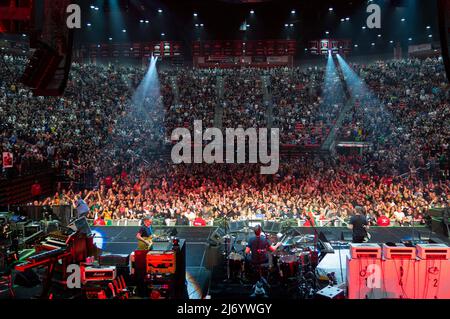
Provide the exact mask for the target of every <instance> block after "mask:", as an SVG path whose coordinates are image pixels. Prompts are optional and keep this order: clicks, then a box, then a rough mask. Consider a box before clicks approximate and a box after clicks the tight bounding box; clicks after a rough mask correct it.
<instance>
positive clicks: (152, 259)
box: [147, 250, 176, 274]
mask: <svg viewBox="0 0 450 319" xmlns="http://www.w3.org/2000/svg"><path fill="white" fill-rule="evenodd" d="M175 270H176V255H175V252H174V251H154V250H150V251H149V252H148V253H147V273H149V274H151V273H161V274H175Z"/></svg>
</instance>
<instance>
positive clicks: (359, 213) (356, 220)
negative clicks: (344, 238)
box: [348, 206, 369, 244]
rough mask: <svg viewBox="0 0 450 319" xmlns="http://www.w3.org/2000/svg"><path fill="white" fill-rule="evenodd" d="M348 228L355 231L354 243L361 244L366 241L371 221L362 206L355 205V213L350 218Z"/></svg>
mask: <svg viewBox="0 0 450 319" xmlns="http://www.w3.org/2000/svg"><path fill="white" fill-rule="evenodd" d="M348 228H349V229H351V230H352V231H353V241H352V242H353V243H356V244H361V243H364V242H365V241H366V238H367V237H368V233H367V229H369V223H368V222H367V219H366V217H365V216H364V214H363V208H362V207H361V206H356V207H355V214H354V215H353V216H352V217H351V218H350V222H349V224H348Z"/></svg>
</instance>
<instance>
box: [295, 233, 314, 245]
mask: <svg viewBox="0 0 450 319" xmlns="http://www.w3.org/2000/svg"><path fill="white" fill-rule="evenodd" d="M314 238H315V237H314V236H312V237H311V236H310V235H306V236H296V237H294V241H295V243H296V244H306V243H310V242H312V241H314Z"/></svg>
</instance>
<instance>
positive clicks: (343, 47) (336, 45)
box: [309, 39, 352, 55]
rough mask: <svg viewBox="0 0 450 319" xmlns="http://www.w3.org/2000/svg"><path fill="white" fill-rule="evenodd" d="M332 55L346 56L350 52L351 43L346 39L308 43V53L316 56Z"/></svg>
mask: <svg viewBox="0 0 450 319" xmlns="http://www.w3.org/2000/svg"><path fill="white" fill-rule="evenodd" d="M330 50H331V53H332V54H338V53H339V54H342V55H348V54H350V53H351V52H352V41H351V40H348V39H320V40H314V41H310V42H309V52H310V53H311V54H317V55H327V54H328V51H330Z"/></svg>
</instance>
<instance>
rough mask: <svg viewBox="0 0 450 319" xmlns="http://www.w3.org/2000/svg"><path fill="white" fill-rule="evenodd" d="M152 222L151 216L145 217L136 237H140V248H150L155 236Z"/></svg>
mask: <svg viewBox="0 0 450 319" xmlns="http://www.w3.org/2000/svg"><path fill="white" fill-rule="evenodd" d="M152 223H153V222H152V219H151V218H150V217H148V216H146V217H144V219H143V225H142V226H141V228H139V231H138V233H137V234H136V238H137V239H138V250H150V248H151V246H152V237H153V228H152Z"/></svg>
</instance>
